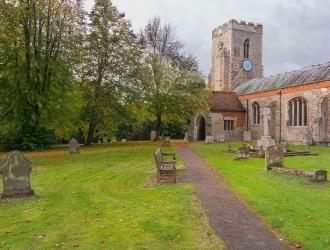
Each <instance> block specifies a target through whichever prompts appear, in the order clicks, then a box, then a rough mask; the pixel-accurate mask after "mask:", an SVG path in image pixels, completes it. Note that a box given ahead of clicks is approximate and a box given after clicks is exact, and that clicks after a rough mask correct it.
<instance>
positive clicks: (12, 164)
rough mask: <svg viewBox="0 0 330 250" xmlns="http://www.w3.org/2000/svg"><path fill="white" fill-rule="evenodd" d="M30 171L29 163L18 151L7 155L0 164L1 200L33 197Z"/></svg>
mask: <svg viewBox="0 0 330 250" xmlns="http://www.w3.org/2000/svg"><path fill="white" fill-rule="evenodd" d="M31 170H32V165H31V162H30V161H29V160H27V159H26V158H25V157H24V155H23V154H22V153H21V152H20V151H12V152H10V153H8V154H7V156H6V158H5V160H4V161H3V162H1V164H0V174H1V175H2V177H3V193H2V195H1V198H14V197H22V196H31V195H34V191H33V190H32V189H31V183H30V174H31Z"/></svg>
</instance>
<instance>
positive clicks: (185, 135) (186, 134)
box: [184, 132, 189, 142]
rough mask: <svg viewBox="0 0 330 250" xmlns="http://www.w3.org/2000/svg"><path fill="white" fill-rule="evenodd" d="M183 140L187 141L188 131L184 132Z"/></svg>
mask: <svg viewBox="0 0 330 250" xmlns="http://www.w3.org/2000/svg"><path fill="white" fill-rule="evenodd" d="M184 141H186V142H187V141H189V137H188V132H186V133H184Z"/></svg>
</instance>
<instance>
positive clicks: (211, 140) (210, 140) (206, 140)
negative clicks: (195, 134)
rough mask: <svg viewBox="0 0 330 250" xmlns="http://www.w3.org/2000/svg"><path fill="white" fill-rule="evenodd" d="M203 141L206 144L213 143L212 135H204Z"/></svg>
mask: <svg viewBox="0 0 330 250" xmlns="http://www.w3.org/2000/svg"><path fill="white" fill-rule="evenodd" d="M205 143H206V144H213V143H214V136H206V139H205Z"/></svg>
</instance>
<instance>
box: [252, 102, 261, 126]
mask: <svg viewBox="0 0 330 250" xmlns="http://www.w3.org/2000/svg"><path fill="white" fill-rule="evenodd" d="M252 109H253V124H254V125H259V124H260V105H259V103H257V102H255V103H253V104H252Z"/></svg>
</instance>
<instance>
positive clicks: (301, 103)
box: [289, 97, 307, 127]
mask: <svg viewBox="0 0 330 250" xmlns="http://www.w3.org/2000/svg"><path fill="white" fill-rule="evenodd" d="M289 125H290V126H294V127H298V126H307V101H306V100H305V99H303V98H301V97H297V98H294V99H292V100H291V101H289Z"/></svg>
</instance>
